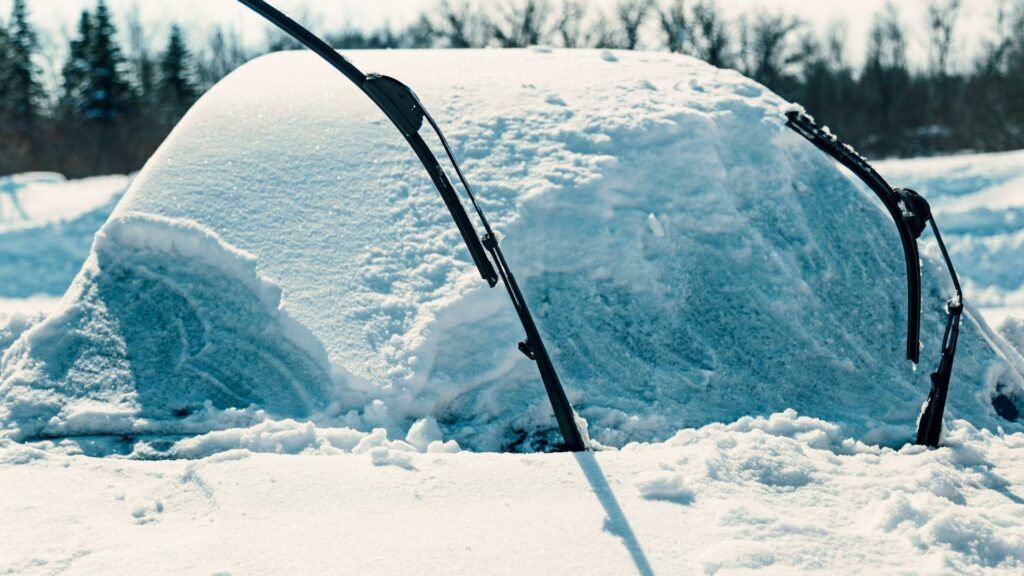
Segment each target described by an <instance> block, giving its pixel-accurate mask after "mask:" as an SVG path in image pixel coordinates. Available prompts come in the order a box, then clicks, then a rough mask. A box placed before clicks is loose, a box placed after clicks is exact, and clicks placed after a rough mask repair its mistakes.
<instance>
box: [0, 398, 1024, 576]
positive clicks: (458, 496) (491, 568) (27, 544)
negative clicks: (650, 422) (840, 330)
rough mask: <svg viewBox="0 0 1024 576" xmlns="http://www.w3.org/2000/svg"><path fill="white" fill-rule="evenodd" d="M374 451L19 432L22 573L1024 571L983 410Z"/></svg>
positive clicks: (998, 453) (11, 482) (16, 544)
mask: <svg viewBox="0 0 1024 576" xmlns="http://www.w3.org/2000/svg"><path fill="white" fill-rule="evenodd" d="M316 451H317V452H319V453H321V454H323V453H332V452H334V450H331V449H329V448H327V447H326V446H321V447H320V448H318V449H317V450H316ZM355 452H357V453H356V454H340V455H336V456H329V457H328V456H321V455H316V454H304V455H299V456H295V455H274V454H254V453H253V452H251V451H246V450H235V451H229V452H222V453H219V454H217V455H214V456H211V457H208V458H205V459H202V460H164V461H156V462H148V461H137V460H111V459H93V458H83V457H69V456H61V455H56V454H53V453H52V452H48V451H41V450H36V449H32V448H28V447H25V446H22V445H8V446H7V447H6V449H5V448H0V490H2V491H3V493H4V494H5V495H7V496H6V497H5V498H3V499H2V500H0V513H2V514H3V519H4V520H3V522H2V523H0V530H2V533H0V536H2V537H3V547H2V548H0V573H12V574H58V573H73V574H111V573H138V572H146V573H149V574H234V575H237V574H409V573H417V574H567V573H570V574H609V575H611V574H614V575H621V574H642V575H646V574H719V575H725V574H749V573H754V572H757V573H765V574H808V573H811V574H817V573H828V574H862V573H865V572H868V573H873V574H879V573H882V574H890V573H891V574H896V573H912V574H1020V573H1021V570H1024V489H1022V488H1021V486H1022V485H1024V435H1021V434H1015V435H1010V436H1003V435H993V434H991V433H989V432H986V431H978V430H977V429H975V428H974V427H972V426H970V425H969V424H967V423H965V422H958V423H957V424H956V425H955V428H954V429H953V431H952V432H951V433H950V434H948V435H947V437H946V446H945V447H943V448H940V449H938V450H932V451H928V450H923V449H921V448H917V447H905V448H903V449H901V450H899V451H894V450H891V449H887V448H875V447H868V446H864V445H862V444H857V443H854V442H851V441H849V440H845V441H844V440H843V439H842V436H841V435H840V434H839V431H838V429H837V427H836V426H834V425H832V424H828V423H826V422H822V421H820V420H814V419H810V418H806V417H798V416H796V415H795V414H794V413H784V414H777V415H774V416H772V417H771V418H769V419H751V418H744V419H741V420H740V421H738V422H735V423H733V424H729V425H721V424H717V425H711V426H708V427H705V428H701V429H697V430H685V431H682V432H679V433H678V434H676V435H675V436H673V437H672V438H671V439H669V440H668V441H666V442H664V443H661V444H655V445H630V446H627V447H626V448H625V449H623V450H621V451H618V452H597V453H587V454H580V455H571V454H528V455H527V454H518V455H514V454H473V453H467V452H463V453H457V454H443V453H431V454H421V453H417V452H413V451H412V450H411V449H410V448H408V447H404V448H403V447H396V446H395V445H393V444H392V445H391V446H390V447H389V446H388V445H387V443H385V442H383V441H382V439H379V438H378V439H377V440H375V441H371V442H365V443H363V444H362V445H361V446H360V447H359V448H358V449H356V450H355Z"/></svg>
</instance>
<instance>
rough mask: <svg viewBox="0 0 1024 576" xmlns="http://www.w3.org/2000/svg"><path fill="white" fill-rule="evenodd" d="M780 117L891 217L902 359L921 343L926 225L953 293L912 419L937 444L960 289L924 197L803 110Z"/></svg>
mask: <svg viewBox="0 0 1024 576" xmlns="http://www.w3.org/2000/svg"><path fill="white" fill-rule="evenodd" d="M786 118H787V122H786V126H788V127H789V128H792V129H793V130H794V131H795V132H796V133H798V134H800V135H801V136H803V137H804V138H806V139H807V140H809V141H810V142H811V143H812V144H814V145H815V146H817V147H818V149H820V150H821V151H823V152H825V153H826V154H828V155H829V156H831V157H832V158H834V159H835V160H836V161H838V162H839V163H840V164H842V165H843V166H846V167H847V168H848V169H849V170H850V171H851V172H853V174H854V175H855V176H857V177H858V178H859V179H860V180H861V181H863V182H864V183H865V184H866V185H867V186H868V188H870V189H871V191H872V192H874V193H875V195H876V196H878V199H879V200H881V201H882V204H883V205H885V208H886V210H887V211H888V212H889V216H891V217H892V219H893V222H895V224H896V228H897V230H898V231H899V233H900V241H901V242H902V244H903V257H904V260H905V262H906V270H907V359H909V360H910V361H912V362H914V363H915V364H916V363H917V361H918V359H919V356H920V348H921V345H920V330H921V328H920V326H921V265H920V256H919V253H918V246H917V239H918V238H920V237H921V234H922V233H923V232H924V230H925V228H926V227H928V226H929V225H930V226H931V229H932V233H933V234H934V235H935V240H936V242H937V243H938V245H939V250H940V251H941V252H942V258H943V260H944V261H945V264H946V269H947V270H948V271H949V275H950V277H951V278H952V280H953V287H954V289H955V292H956V293H955V295H954V296H953V298H952V299H950V301H949V302H948V303H947V305H946V314H947V318H946V330H945V333H944V334H943V337H942V354H941V357H940V360H939V366H938V368H937V369H936V371H935V372H933V373H932V375H931V383H932V387H931V391H930V392H929V393H928V399H927V400H926V401H925V403H924V406H923V408H922V410H921V417H920V419H919V420H918V428H917V443H918V444H923V445H925V446H930V447H933V448H934V447H936V446H938V444H939V437H940V436H941V433H942V415H943V412H944V411H945V408H946V397H947V395H948V392H949V382H950V378H951V377H952V375H953V358H954V356H955V355H956V345H957V340H958V339H959V336H960V317H961V315H962V313H963V292H962V290H961V288H960V279H959V278H958V277H957V274H956V269H955V268H953V261H952V260H951V259H950V257H949V252H948V251H947V250H946V245H945V243H943V241H942V235H941V234H940V233H939V227H938V225H937V224H936V223H935V217H934V216H933V215H932V212H931V208H930V207H929V205H928V201H927V200H925V199H924V198H923V197H921V196H920V195H919V194H918V193H917V192H914V191H913V190H910V189H907V188H893V187H891V186H890V185H889V183H888V182H886V181H885V179H884V178H882V176H881V175H880V174H879V173H878V172H876V171H875V169H874V168H872V167H871V165H870V164H868V161H867V160H865V159H864V157H863V156H861V155H860V154H858V153H857V152H856V151H855V150H854V149H853V148H852V147H850V146H849V145H847V144H844V143H843V142H842V141H840V140H839V138H837V137H836V136H835V135H833V134H831V133H829V132H827V131H826V130H824V129H822V128H820V127H819V126H818V125H817V124H815V122H814V119H813V118H811V117H810V116H808V115H807V114H804V113H802V112H799V111H790V112H786Z"/></svg>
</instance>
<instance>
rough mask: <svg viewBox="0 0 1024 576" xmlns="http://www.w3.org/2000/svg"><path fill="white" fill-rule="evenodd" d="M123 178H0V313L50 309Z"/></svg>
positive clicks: (116, 195)
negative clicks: (0, 240) (70, 179)
mask: <svg viewBox="0 0 1024 576" xmlns="http://www.w3.org/2000/svg"><path fill="white" fill-rule="evenodd" d="M129 180H130V179H129V177H127V176H103V177H97V178H86V179H83V180H72V181H67V180H65V179H64V177H63V176H61V175H59V174H50V173H45V172H37V173H30V174H18V175H14V176H2V177H0V238H2V239H3V241H2V242H0V314H3V313H7V312H10V311H16V312H25V311H27V310H28V311H38V310H49V309H51V308H52V307H53V300H54V299H59V298H60V297H61V296H63V295H64V292H65V291H66V290H67V288H68V285H69V284H70V283H71V280H72V279H74V277H75V274H77V273H78V271H79V270H80V269H81V268H82V263H83V262H85V258H86V257H87V256H88V255H89V247H90V246H91V245H92V237H93V235H94V234H95V233H96V230H97V229H98V228H99V227H100V226H101V225H102V224H103V222H104V221H106V219H107V217H108V216H109V215H110V212H111V211H112V210H113V209H114V205H115V204H116V203H117V201H118V200H119V199H120V198H121V195H122V194H123V192H124V190H125V189H126V188H127V187H128V182H129ZM19 301H21V302H19Z"/></svg>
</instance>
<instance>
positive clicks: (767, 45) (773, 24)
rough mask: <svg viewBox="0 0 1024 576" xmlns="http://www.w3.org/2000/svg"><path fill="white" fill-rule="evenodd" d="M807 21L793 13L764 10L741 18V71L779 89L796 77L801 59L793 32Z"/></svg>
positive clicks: (776, 89)
mask: <svg viewBox="0 0 1024 576" xmlns="http://www.w3.org/2000/svg"><path fill="white" fill-rule="evenodd" d="M802 26H803V22H802V21H801V20H799V19H797V18H795V17H793V16H786V15H783V14H769V13H767V12H760V13H758V14H755V15H754V16H753V17H752V19H750V18H747V17H743V18H742V19H741V20H740V52H741V63H740V64H741V71H742V72H743V73H744V74H746V75H747V76H750V77H751V78H753V79H754V80H757V81H758V82H760V83H762V84H764V85H765V86H767V87H768V88H770V89H772V90H775V91H782V90H785V89H786V88H787V87H788V85H789V84H790V83H791V82H792V80H793V70H792V68H793V67H794V66H795V65H796V64H798V63H799V62H800V60H801V57H802V54H801V53H800V51H799V49H798V47H797V46H796V45H795V42H794V41H793V40H792V37H793V35H794V34H795V33H796V32H797V31H799V30H800V28H801V27H802Z"/></svg>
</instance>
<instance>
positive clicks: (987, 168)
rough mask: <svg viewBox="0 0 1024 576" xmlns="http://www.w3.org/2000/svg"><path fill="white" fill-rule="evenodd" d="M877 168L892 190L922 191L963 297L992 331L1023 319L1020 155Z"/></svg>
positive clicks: (1023, 171) (1023, 162)
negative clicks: (962, 284)
mask: <svg viewBox="0 0 1024 576" xmlns="http://www.w3.org/2000/svg"><path fill="white" fill-rule="evenodd" d="M878 165H879V168H880V169H881V170H883V172H884V173H885V174H886V175H887V176H888V177H889V179H890V181H892V182H894V185H900V186H904V187H908V188H915V189H919V190H922V191H925V190H926V191H927V194H928V199H929V200H930V201H931V205H932V209H933V210H934V212H935V214H936V215H937V217H938V218H939V219H940V220H939V224H940V226H941V227H942V230H943V236H944V237H948V238H949V239H948V241H947V243H948V244H949V248H950V252H951V254H952V257H953V258H954V259H955V261H956V263H957V267H958V268H959V269H960V270H961V271H962V272H961V273H962V274H963V275H964V276H965V277H966V278H965V280H966V282H965V284H966V286H965V290H966V292H967V295H966V297H967V299H968V300H969V301H970V302H973V303H974V304H975V306H978V307H979V308H981V309H982V311H983V313H984V314H985V317H986V318H988V320H989V322H990V323H991V324H992V325H993V326H999V325H1001V324H1003V322H1004V321H1005V320H1006V319H1007V318H1009V317H1016V318H1024V272H1022V266H1021V263H1022V262H1024V152H1005V153H1001V154H969V155H963V156H952V157H947V158H920V159H914V160H890V161H887V162H879V163H878Z"/></svg>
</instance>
